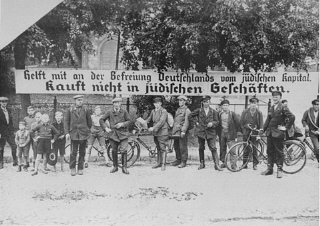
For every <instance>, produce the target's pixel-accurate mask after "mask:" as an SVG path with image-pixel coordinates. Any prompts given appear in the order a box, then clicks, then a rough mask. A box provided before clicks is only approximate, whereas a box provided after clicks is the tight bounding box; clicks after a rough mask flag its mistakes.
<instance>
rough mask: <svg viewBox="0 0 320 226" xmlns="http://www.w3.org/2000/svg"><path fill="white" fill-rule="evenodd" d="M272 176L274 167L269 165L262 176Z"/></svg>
mask: <svg viewBox="0 0 320 226" xmlns="http://www.w3.org/2000/svg"><path fill="white" fill-rule="evenodd" d="M272 174H273V167H272V166H271V165H269V164H268V168H267V170H266V171H263V172H262V173H261V175H265V176H267V175H272Z"/></svg>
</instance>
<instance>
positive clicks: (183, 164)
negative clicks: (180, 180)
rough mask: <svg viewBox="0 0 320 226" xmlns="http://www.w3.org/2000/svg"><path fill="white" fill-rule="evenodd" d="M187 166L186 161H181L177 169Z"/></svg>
mask: <svg viewBox="0 0 320 226" xmlns="http://www.w3.org/2000/svg"><path fill="white" fill-rule="evenodd" d="M186 166H187V162H186V161H181V163H180V165H179V166H178V167H179V168H184V167H186Z"/></svg>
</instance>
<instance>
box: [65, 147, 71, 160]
mask: <svg viewBox="0 0 320 226" xmlns="http://www.w3.org/2000/svg"><path fill="white" fill-rule="evenodd" d="M70 153H71V144H70V143H69V144H67V145H66V147H65V154H64V161H65V162H66V163H70Z"/></svg>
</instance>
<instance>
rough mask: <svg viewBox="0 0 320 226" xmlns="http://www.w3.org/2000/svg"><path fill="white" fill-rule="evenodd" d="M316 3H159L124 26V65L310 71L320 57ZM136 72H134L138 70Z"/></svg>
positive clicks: (244, 0) (126, 20)
mask: <svg viewBox="0 0 320 226" xmlns="http://www.w3.org/2000/svg"><path fill="white" fill-rule="evenodd" d="M317 8H318V2H317V1H316V0H309V1H298V0H262V1H261V0H241V1H219V0H158V1H154V2H146V3H145V8H144V10H140V11H137V10H135V9H133V10H131V11H130V12H128V13H127V14H126V15H125V17H124V19H123V21H122V24H121V25H122V28H123V37H124V38H123V42H122V47H123V49H124V52H127V53H130V54H125V55H124V59H123V60H124V62H125V63H128V62H129V63H128V66H129V67H130V66H131V65H134V66H135V67H137V62H138V61H142V62H143V66H144V67H153V68H157V69H158V70H166V69H170V68H171V69H176V70H182V71H189V70H190V69H195V70H196V71H198V72H205V71H207V68H208V67H211V68H214V67H215V66H222V65H223V66H226V67H227V68H228V69H229V70H230V71H232V72H233V71H238V70H249V69H254V70H255V71H257V70H271V69H272V68H273V67H274V66H275V64H276V63H281V64H284V65H286V66H294V67H296V68H297V69H301V68H306V63H305V59H306V57H307V56H310V57H312V58H315V57H317V42H318V34H319V28H318V24H319V20H318V10H317ZM133 69H134V68H133Z"/></svg>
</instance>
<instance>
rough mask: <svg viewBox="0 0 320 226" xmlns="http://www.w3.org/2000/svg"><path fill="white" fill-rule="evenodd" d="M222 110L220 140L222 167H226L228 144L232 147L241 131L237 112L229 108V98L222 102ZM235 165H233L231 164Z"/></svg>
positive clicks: (219, 118)
mask: <svg viewBox="0 0 320 226" xmlns="http://www.w3.org/2000/svg"><path fill="white" fill-rule="evenodd" d="M220 105H221V109H222V110H221V111H220V112H219V114H218V120H219V130H218V134H219V138H220V139H219V141H220V161H221V162H222V165H221V168H225V167H226V163H225V157H226V153H227V146H228V147H231V146H232V145H233V144H234V143H235V140H236V138H237V136H238V133H240V131H241V128H240V122H239V118H238V116H237V115H236V113H235V112H233V111H230V110H229V106H230V102H229V100H223V101H221V103H220ZM231 167H233V166H231Z"/></svg>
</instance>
